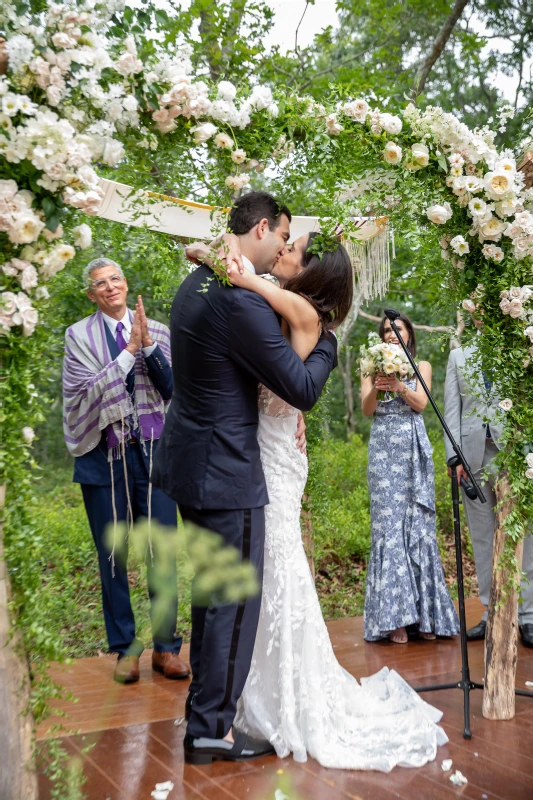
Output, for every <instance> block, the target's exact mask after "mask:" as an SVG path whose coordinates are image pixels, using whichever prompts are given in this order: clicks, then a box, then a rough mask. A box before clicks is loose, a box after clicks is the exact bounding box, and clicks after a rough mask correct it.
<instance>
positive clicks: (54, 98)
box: [46, 86, 62, 106]
mask: <svg viewBox="0 0 533 800" xmlns="http://www.w3.org/2000/svg"><path fill="white" fill-rule="evenodd" d="M61 96H62V92H61V89H60V88H59V87H58V86H48V87H47V89H46V97H47V99H48V102H49V103H50V105H51V106H58V105H59V103H60V102H61Z"/></svg>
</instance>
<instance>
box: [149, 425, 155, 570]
mask: <svg viewBox="0 0 533 800" xmlns="http://www.w3.org/2000/svg"><path fill="white" fill-rule="evenodd" d="M153 452H154V429H153V428H152V435H151V437H150V468H149V470H148V548H149V550H150V559H151V562H152V566H153V565H154V551H153V548H152V464H153Z"/></svg>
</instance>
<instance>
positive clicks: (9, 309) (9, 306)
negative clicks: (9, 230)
mask: <svg viewBox="0 0 533 800" xmlns="http://www.w3.org/2000/svg"><path fill="white" fill-rule="evenodd" d="M17 308H18V306H17V296H16V294H14V293H13V292H2V311H3V313H4V314H6V315H7V316H8V317H11V316H12V315H13V314H14V313H15V312H16V310H17ZM532 330H533V328H532Z"/></svg>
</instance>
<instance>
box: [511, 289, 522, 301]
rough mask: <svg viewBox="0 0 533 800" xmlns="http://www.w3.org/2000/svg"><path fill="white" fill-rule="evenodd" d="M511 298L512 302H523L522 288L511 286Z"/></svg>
mask: <svg viewBox="0 0 533 800" xmlns="http://www.w3.org/2000/svg"><path fill="white" fill-rule="evenodd" d="M509 297H510V299H511V300H521V299H522V289H521V288H520V286H511V288H510V289H509Z"/></svg>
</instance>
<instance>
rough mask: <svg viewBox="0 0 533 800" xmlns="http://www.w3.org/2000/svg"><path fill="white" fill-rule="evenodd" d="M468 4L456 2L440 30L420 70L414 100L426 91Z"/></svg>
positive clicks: (457, 0) (413, 92)
mask: <svg viewBox="0 0 533 800" xmlns="http://www.w3.org/2000/svg"><path fill="white" fill-rule="evenodd" d="M468 3H469V0H455V4H454V7H453V9H452V11H451V13H450V16H449V17H448V19H447V20H446V22H445V23H444V25H443V26H442V28H441V29H440V32H439V35H438V36H437V38H436V39H435V41H434V42H433V47H432V48H431V51H430V52H429V54H428V56H427V58H426V60H425V61H424V63H423V64H422V66H421V68H420V70H419V71H418V73H417V76H416V79H415V85H414V86H413V91H412V96H413V99H414V100H416V98H417V96H418V95H419V94H421V93H422V92H423V91H424V87H425V85H426V81H427V79H428V76H429V73H430V72H431V70H432V69H433V67H434V66H435V63H436V62H437V60H438V59H439V58H440V56H441V55H442V51H443V50H444V48H445V47H446V44H447V42H448V39H449V38H450V36H451V35H452V31H453V29H454V28H455V26H456V24H457V22H458V21H459V19H460V17H461V14H462V13H463V11H464V10H465V8H466V6H467V5H468Z"/></svg>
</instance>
